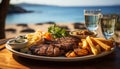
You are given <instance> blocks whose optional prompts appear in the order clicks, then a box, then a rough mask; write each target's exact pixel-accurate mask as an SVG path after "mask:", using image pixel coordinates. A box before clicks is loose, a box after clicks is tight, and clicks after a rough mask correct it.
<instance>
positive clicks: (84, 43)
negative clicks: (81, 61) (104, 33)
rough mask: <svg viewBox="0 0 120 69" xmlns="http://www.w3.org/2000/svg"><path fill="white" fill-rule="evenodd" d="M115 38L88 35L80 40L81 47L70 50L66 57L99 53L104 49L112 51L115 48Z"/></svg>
mask: <svg viewBox="0 0 120 69" xmlns="http://www.w3.org/2000/svg"><path fill="white" fill-rule="evenodd" d="M113 46H114V45H113V40H111V39H109V40H106V39H105V38H96V37H90V36H87V37H86V38H85V39H81V42H79V47H80V48H79V49H77V50H76V49H75V50H74V51H71V52H68V53H67V54H66V57H77V56H85V55H89V54H93V55H98V54H100V53H102V52H104V51H110V50H111V48H113Z"/></svg>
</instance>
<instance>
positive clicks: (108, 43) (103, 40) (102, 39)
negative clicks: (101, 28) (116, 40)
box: [94, 38, 113, 47]
mask: <svg viewBox="0 0 120 69" xmlns="http://www.w3.org/2000/svg"><path fill="white" fill-rule="evenodd" d="M94 39H96V40H99V41H101V42H103V43H105V44H107V45H109V46H111V47H113V40H111V39H109V40H106V39H105V38H94Z"/></svg>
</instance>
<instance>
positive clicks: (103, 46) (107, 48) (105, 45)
mask: <svg viewBox="0 0 120 69" xmlns="http://www.w3.org/2000/svg"><path fill="white" fill-rule="evenodd" d="M91 39H93V40H94V41H96V42H97V43H98V44H99V45H100V46H101V47H102V48H103V49H105V50H106V51H109V50H110V49H111V47H110V46H109V45H107V44H105V43H103V42H102V41H100V40H98V39H95V38H93V37H91Z"/></svg>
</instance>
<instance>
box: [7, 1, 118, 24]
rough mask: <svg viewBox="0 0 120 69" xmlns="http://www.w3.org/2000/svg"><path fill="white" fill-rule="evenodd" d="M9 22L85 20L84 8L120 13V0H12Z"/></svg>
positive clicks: (8, 16)
mask: <svg viewBox="0 0 120 69" xmlns="http://www.w3.org/2000/svg"><path fill="white" fill-rule="evenodd" d="M10 4H11V5H10V7H9V13H8V15H7V19H6V23H7V24H17V23H39V22H81V23H83V22H84V14H83V10H84V9H101V11H102V13H104V14H106V13H107V14H109V13H114V14H120V1H119V0H114V1H113V0H89V1H88V0H83V1H81V0H10Z"/></svg>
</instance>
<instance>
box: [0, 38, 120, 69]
mask: <svg viewBox="0 0 120 69" xmlns="http://www.w3.org/2000/svg"><path fill="white" fill-rule="evenodd" d="M2 42H3V41H1V40H0V43H1V44H2ZM3 46H5V44H3V45H0V47H3ZM80 68H82V69H120V48H118V47H116V49H115V50H114V51H113V52H112V53H111V54H109V55H106V56H103V57H99V58H96V59H90V60H85V61H75V62H53V61H40V60H34V59H28V58H23V57H19V56H17V55H15V54H12V53H11V52H10V51H8V50H7V49H6V48H5V49H4V48H3V49H0V69H80Z"/></svg>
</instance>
